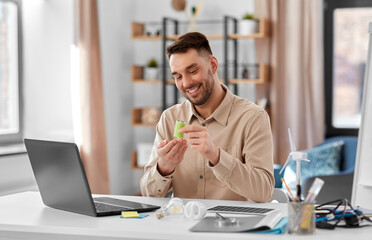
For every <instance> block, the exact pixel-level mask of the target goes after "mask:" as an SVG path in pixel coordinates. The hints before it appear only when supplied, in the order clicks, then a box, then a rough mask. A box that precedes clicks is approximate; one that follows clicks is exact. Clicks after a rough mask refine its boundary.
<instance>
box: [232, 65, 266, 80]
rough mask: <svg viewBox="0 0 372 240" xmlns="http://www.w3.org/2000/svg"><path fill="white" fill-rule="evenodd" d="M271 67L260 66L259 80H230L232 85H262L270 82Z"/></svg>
mask: <svg viewBox="0 0 372 240" xmlns="http://www.w3.org/2000/svg"><path fill="white" fill-rule="evenodd" d="M268 73H269V66H268V65H265V64H260V65H259V75H258V76H259V78H257V79H229V83H230V84H237V83H255V84H262V83H265V82H267V81H268Z"/></svg>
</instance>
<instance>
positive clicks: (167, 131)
mask: <svg viewBox="0 0 372 240" xmlns="http://www.w3.org/2000/svg"><path fill="white" fill-rule="evenodd" d="M167 56H168V59H169V65H170V69H171V72H172V76H173V77H174V79H175V83H176V86H177V88H178V89H179V91H180V92H182V94H183V95H184V96H185V97H186V98H187V100H188V101H184V102H183V103H181V104H177V105H174V106H172V107H170V108H169V109H167V110H165V111H164V112H163V114H162V116H161V118H160V121H159V123H158V124H157V127H156V137H155V141H154V147H153V150H152V154H151V157H150V161H149V162H148V164H147V165H146V166H145V172H144V175H143V177H142V179H141V183H140V185H141V193H142V195H143V196H156V197H163V196H165V195H166V194H167V193H168V191H170V190H173V193H174V196H175V197H181V198H199V199H223V200H240V201H245V200H251V201H255V202H265V201H267V200H269V199H270V197H271V194H272V192H273V187H274V175H273V156H272V155H273V150H272V148H273V146H272V135H271V128H270V121H269V117H268V114H267V113H266V112H265V111H264V110H263V109H261V108H259V107H258V106H256V105H255V104H254V103H251V102H249V101H247V100H246V99H243V98H240V97H238V96H235V95H233V94H232V93H231V92H230V91H229V90H228V88H227V87H226V86H225V85H223V84H221V83H220V81H219V78H218V75H217V68H218V61H217V59H216V58H215V57H214V56H213V55H212V51H211V49H210V46H209V42H208V40H207V39H206V37H205V36H204V35H203V34H201V33H197V32H192V33H187V34H185V35H183V36H181V37H180V38H179V39H178V40H176V41H175V42H174V43H173V44H172V45H170V46H169V47H168V48H167ZM177 120H181V121H184V122H186V126H185V127H183V128H181V129H180V130H179V132H180V133H184V135H185V139H177V138H174V137H173V132H174V126H175V122H176V121H177Z"/></svg>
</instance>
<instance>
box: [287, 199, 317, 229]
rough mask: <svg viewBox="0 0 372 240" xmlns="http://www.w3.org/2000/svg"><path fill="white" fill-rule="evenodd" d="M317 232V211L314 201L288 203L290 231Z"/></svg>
mask: <svg viewBox="0 0 372 240" xmlns="http://www.w3.org/2000/svg"><path fill="white" fill-rule="evenodd" d="M314 232H315V211H314V204H313V203H302V202H290V203H288V233H291V234H312V233H314Z"/></svg>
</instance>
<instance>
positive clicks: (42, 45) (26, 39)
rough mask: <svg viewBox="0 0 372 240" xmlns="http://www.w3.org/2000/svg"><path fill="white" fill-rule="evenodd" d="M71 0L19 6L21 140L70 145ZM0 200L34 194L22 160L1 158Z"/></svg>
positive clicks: (27, 166) (41, 0)
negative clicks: (19, 193)
mask: <svg viewBox="0 0 372 240" xmlns="http://www.w3.org/2000/svg"><path fill="white" fill-rule="evenodd" d="M72 17H73V0H63V1H62V0H48V1H45V0H32V1H30V0H28V1H23V2H22V25H23V26H22V27H23V36H22V37H23V39H22V40H23V87H24V88H23V96H24V99H23V104H24V118H25V122H24V131H25V134H24V136H25V137H29V138H43V139H60V140H67V141H71V140H72V139H73V135H72V112H71V97H70V54H69V53H70V43H71V41H72V33H73V32H72V26H73V25H72ZM0 176H1V179H0V195H1V194H5V193H11V192H17V191H20V190H24V189H25V188H26V189H27V188H29V189H34V188H35V186H36V185H35V179H34V177H33V174H32V170H31V166H30V163H29V161H28V157H27V155H26V154H21V155H15V156H3V157H0Z"/></svg>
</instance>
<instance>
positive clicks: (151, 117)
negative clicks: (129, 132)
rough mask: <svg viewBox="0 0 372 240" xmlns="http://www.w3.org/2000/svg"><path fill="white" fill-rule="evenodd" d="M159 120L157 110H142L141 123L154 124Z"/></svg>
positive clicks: (158, 111)
mask: <svg viewBox="0 0 372 240" xmlns="http://www.w3.org/2000/svg"><path fill="white" fill-rule="evenodd" d="M159 118H160V110H159V109H158V108H144V109H142V114H141V122H142V123H144V124H156V123H157V122H158V121H159Z"/></svg>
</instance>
